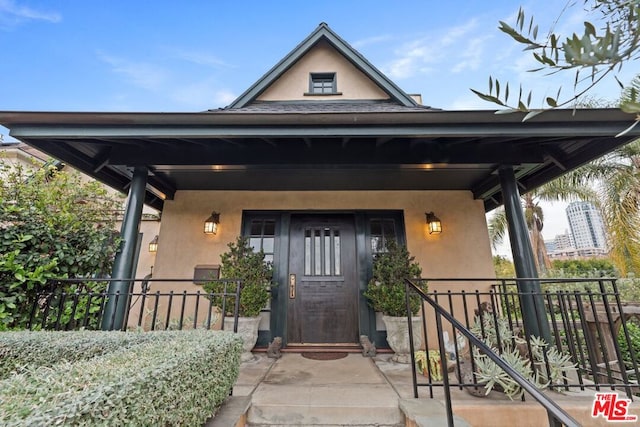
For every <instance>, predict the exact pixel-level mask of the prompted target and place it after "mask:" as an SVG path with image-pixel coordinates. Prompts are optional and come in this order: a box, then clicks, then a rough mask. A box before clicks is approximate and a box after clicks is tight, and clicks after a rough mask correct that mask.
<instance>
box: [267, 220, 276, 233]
mask: <svg viewBox="0 0 640 427" xmlns="http://www.w3.org/2000/svg"><path fill="white" fill-rule="evenodd" d="M264 235H265V236H275V235H276V222H275V221H271V220H267V221H265V222H264Z"/></svg>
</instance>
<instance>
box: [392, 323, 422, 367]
mask: <svg viewBox="0 0 640 427" xmlns="http://www.w3.org/2000/svg"><path fill="white" fill-rule="evenodd" d="M382 321H383V322H384V324H385V326H386V327H387V342H388V343H389V347H391V350H393V351H394V352H395V354H394V355H393V357H392V358H391V360H393V361H394V362H398V363H411V348H410V347H409V326H408V324H407V318H406V317H392V316H382ZM411 325H412V326H413V346H414V349H416V350H418V349H420V346H422V318H421V317H412V318H411Z"/></svg>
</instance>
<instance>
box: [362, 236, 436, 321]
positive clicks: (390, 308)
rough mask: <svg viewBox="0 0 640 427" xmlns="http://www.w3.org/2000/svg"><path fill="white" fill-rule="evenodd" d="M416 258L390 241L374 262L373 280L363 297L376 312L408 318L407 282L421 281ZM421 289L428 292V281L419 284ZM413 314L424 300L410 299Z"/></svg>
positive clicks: (412, 296)
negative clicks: (406, 280)
mask: <svg viewBox="0 0 640 427" xmlns="http://www.w3.org/2000/svg"><path fill="white" fill-rule="evenodd" d="M414 260H415V257H412V256H411V255H410V254H409V251H408V250H407V248H406V247H405V246H401V245H399V244H397V243H396V242H395V241H392V240H390V241H388V242H387V245H386V251H385V252H381V253H379V254H377V255H376V256H375V258H374V259H373V277H372V278H371V280H370V281H369V285H368V286H367V290H366V292H365V293H364V296H365V297H367V298H368V299H369V303H370V304H371V306H372V307H373V309H374V310H376V311H381V312H382V313H384V314H386V315H387V316H406V314H407V305H406V304H407V302H406V297H405V283H404V280H405V279H419V278H420V275H421V274H422V269H421V268H420V266H419V265H418V263H417V262H415V261H414ZM418 285H419V286H420V287H421V289H422V290H423V291H424V292H426V291H427V283H426V282H418ZM409 301H410V302H409V303H410V305H411V312H412V313H414V314H415V313H417V312H418V310H420V302H421V298H420V296H418V295H411V296H410V299H409Z"/></svg>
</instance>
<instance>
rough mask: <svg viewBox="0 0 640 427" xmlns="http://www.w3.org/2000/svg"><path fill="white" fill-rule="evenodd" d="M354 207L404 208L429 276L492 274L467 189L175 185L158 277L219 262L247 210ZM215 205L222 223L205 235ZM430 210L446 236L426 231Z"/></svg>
mask: <svg viewBox="0 0 640 427" xmlns="http://www.w3.org/2000/svg"><path fill="white" fill-rule="evenodd" d="M356 209H360V210H364V209H394V210H403V211H404V219H405V226H406V234H407V246H408V249H409V251H410V252H411V253H412V254H413V255H414V256H415V257H416V260H417V261H418V262H419V263H420V265H421V266H422V270H423V276H424V277H446V278H449V277H451V278H456V277H457V278H464V277H493V276H494V272H493V264H492V260H491V248H490V243H489V237H488V233H487V226H486V222H485V215H484V209H483V206H482V202H481V201H478V200H474V199H473V197H472V195H471V193H469V192H467V191H342V192H335V191H320V192H304V191H298V192H267V191H178V192H177V193H176V196H175V199H174V200H170V201H166V202H165V209H164V212H163V214H162V225H161V229H160V238H159V248H158V253H157V254H156V263H155V268H154V277H159V278H188V277H192V274H193V268H194V266H195V265H197V264H218V263H219V262H220V254H221V253H222V252H224V251H225V250H226V249H227V244H228V243H229V242H231V241H233V240H234V239H235V238H236V236H238V235H239V234H240V231H241V230H240V227H241V221H242V211H243V210H356ZM213 210H215V211H217V212H219V213H220V228H219V231H218V234H217V235H215V236H211V235H205V234H204V233H203V229H202V228H203V223H204V220H205V219H206V218H207V217H208V216H209V215H210V214H211V211H213ZM425 211H433V212H434V213H435V214H436V215H437V216H438V217H439V218H440V219H441V220H442V226H443V232H442V234H439V235H429V234H427V233H426V225H425V215H424V213H425ZM440 286H441V287H446V284H441V285H440Z"/></svg>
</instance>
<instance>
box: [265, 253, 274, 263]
mask: <svg viewBox="0 0 640 427" xmlns="http://www.w3.org/2000/svg"><path fill="white" fill-rule="evenodd" d="M264 262H271V263H272V262H273V255H272V254H268V255H265V256H264Z"/></svg>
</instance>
